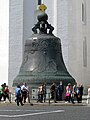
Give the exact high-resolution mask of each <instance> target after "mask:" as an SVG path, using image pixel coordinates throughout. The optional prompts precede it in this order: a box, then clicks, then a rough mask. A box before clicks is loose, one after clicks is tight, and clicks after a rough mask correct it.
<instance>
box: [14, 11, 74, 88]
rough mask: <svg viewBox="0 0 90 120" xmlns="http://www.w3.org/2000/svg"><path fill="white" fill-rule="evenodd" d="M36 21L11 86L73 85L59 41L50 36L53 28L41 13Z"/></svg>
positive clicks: (46, 17) (45, 15) (44, 14)
mask: <svg viewBox="0 0 90 120" xmlns="http://www.w3.org/2000/svg"><path fill="white" fill-rule="evenodd" d="M37 19H38V22H37V24H36V25H35V26H34V27H33V28H32V31H33V32H34V34H33V35H32V36H31V37H30V38H28V39H27V40H26V42H25V47H24V48H25V50H24V56H23V62H22V65H21V68H20V72H19V74H18V75H17V77H16V78H15V79H14V81H13V86H16V85H17V84H18V83H20V84H22V83H23V82H26V83H27V84H28V85H30V86H38V85H41V84H42V83H46V84H47V85H51V84H52V83H53V82H54V83H56V84H59V83H60V81H62V83H63V84H64V85H66V84H68V83H71V84H75V80H74V78H73V77H72V76H71V75H70V74H69V72H68V71H67V69H66V66H65V64H64V61H63V57H62V50H61V40H60V39H59V38H57V37H55V36H54V35H53V34H52V31H53V30H54V27H53V26H51V24H49V23H48V22H47V20H48V16H47V14H46V13H42V14H41V15H38V17H37ZM38 31H39V32H38Z"/></svg>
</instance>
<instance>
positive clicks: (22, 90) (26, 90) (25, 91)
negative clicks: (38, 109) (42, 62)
mask: <svg viewBox="0 0 90 120" xmlns="http://www.w3.org/2000/svg"><path fill="white" fill-rule="evenodd" d="M21 93H22V101H23V102H24V103H26V98H27V95H28V87H27V86H26V83H25V82H24V83H23V85H22V86H21Z"/></svg>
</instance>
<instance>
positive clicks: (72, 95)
mask: <svg viewBox="0 0 90 120" xmlns="http://www.w3.org/2000/svg"><path fill="white" fill-rule="evenodd" d="M83 89H84V88H83V85H80V84H79V85H77V84H75V85H73V86H72V85H71V84H70V83H68V85H67V86H63V84H62V81H60V84H59V85H56V84H55V83H53V84H52V85H51V86H50V96H51V97H50V100H51V99H53V100H54V102H55V103H57V101H62V100H65V102H66V103H68V102H69V103H70V102H72V103H73V104H74V103H75V102H74V101H75V100H76V101H77V103H82V95H83ZM46 94H47V92H46V84H42V85H41V86H40V87H38V100H37V102H43V101H44V102H45V99H46Z"/></svg>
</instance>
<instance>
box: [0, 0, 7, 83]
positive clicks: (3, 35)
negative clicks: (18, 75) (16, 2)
mask: <svg viewBox="0 0 90 120" xmlns="http://www.w3.org/2000/svg"><path fill="white" fill-rule="evenodd" d="M8 28H9V0H0V85H1V84H2V83H4V82H6V83H8V51H9V50H8V49H9V47H8V46H9V29H8Z"/></svg>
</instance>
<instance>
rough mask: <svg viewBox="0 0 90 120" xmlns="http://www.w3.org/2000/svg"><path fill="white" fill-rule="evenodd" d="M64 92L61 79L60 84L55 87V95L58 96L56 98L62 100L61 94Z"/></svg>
mask: <svg viewBox="0 0 90 120" xmlns="http://www.w3.org/2000/svg"><path fill="white" fill-rule="evenodd" d="M63 92H64V87H63V84H62V81H60V84H59V85H58V87H57V96H58V98H57V99H58V100H62V94H63Z"/></svg>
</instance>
